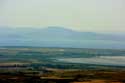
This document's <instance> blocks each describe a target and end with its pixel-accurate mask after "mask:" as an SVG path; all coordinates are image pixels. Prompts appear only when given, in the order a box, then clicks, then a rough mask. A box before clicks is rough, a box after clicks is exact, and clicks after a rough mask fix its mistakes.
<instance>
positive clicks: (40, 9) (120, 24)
mask: <svg viewBox="0 0 125 83" xmlns="http://www.w3.org/2000/svg"><path fill="white" fill-rule="evenodd" d="M0 26H7V27H13V28H22V27H29V28H30V27H32V28H44V27H47V26H61V27H65V28H69V29H73V30H78V31H87V32H88V31H90V32H103V33H104V32H111V33H124V32H125V0H0Z"/></svg>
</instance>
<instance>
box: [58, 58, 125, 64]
mask: <svg viewBox="0 0 125 83" xmlns="http://www.w3.org/2000/svg"><path fill="white" fill-rule="evenodd" d="M57 60H58V61H61V62H69V63H86V64H99V65H120V66H125V56H98V57H90V58H58V59H57Z"/></svg>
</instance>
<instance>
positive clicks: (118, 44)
mask: <svg viewBox="0 0 125 83" xmlns="http://www.w3.org/2000/svg"><path fill="white" fill-rule="evenodd" d="M0 46H39V47H72V48H116V49H117V48H118V49H119V48H125V36H123V35H115V34H114V35H113V34H101V33H95V32H79V31H74V30H70V29H67V28H63V27H47V28H7V27H0Z"/></svg>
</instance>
